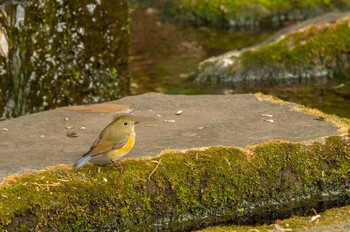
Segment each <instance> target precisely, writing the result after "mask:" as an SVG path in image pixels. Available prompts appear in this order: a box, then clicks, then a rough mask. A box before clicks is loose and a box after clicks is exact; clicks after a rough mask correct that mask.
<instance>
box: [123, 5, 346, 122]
mask: <svg viewBox="0 0 350 232" xmlns="http://www.w3.org/2000/svg"><path fill="white" fill-rule="evenodd" d="M131 18H132V20H131V48H130V58H131V59H130V60H131V62H130V69H131V72H132V77H133V80H132V85H131V93H132V94H133V95H136V94H142V93H146V92H162V93H166V94H236V93H255V92H262V93H264V94H270V95H274V96H277V97H279V98H281V99H283V100H286V101H291V102H295V103H299V104H302V105H305V106H308V107H311V108H317V109H319V110H321V111H323V112H326V113H329V114H335V115H338V116H341V117H347V118H349V117H350V81H349V79H350V78H349V77H339V78H335V79H331V80H321V81H320V80H316V81H315V80H312V79H310V80H303V81H302V82H300V83H293V84H290V83H279V84H277V85H272V86H271V85H266V86H253V87H252V86H249V87H247V86H239V87H235V88H230V87H227V86H222V87H211V86H198V85H196V84H193V83H190V82H188V81H186V79H187V77H188V76H190V75H191V73H192V72H194V71H195V70H196V68H197V65H198V63H199V62H201V61H203V60H205V59H207V58H209V57H212V56H217V55H220V54H222V53H225V52H227V51H229V50H234V49H241V48H244V47H248V46H252V45H255V44H258V43H260V42H262V41H263V40H265V39H267V38H268V37H269V36H271V35H272V34H273V33H274V32H276V31H277V30H278V29H277V28H275V29H271V30H270V31H266V30H264V31H263V30H241V31H230V30H219V29H212V28H210V29H209V28H203V27H200V28H188V27H187V28H186V27H181V26H177V25H174V24H170V23H165V22H162V21H160V20H159V13H158V11H157V10H156V9H154V8H147V9H140V8H134V9H133V10H132V13H131Z"/></svg>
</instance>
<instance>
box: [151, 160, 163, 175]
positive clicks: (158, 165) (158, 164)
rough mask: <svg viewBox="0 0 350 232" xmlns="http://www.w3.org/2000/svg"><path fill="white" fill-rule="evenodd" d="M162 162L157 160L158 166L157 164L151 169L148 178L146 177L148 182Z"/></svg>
mask: <svg viewBox="0 0 350 232" xmlns="http://www.w3.org/2000/svg"><path fill="white" fill-rule="evenodd" d="M161 162H162V161H161V160H159V161H158V164H157V166H156V167H155V168H154V169H153V171H152V172H151V173H150V174H149V176H148V180H150V179H151V176H152V175H153V173H154V172H155V171H156V170H157V168H158V167H159V165H160V163H161Z"/></svg>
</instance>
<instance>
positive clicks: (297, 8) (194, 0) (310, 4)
mask: <svg viewBox="0 0 350 232" xmlns="http://www.w3.org/2000/svg"><path fill="white" fill-rule="evenodd" d="M132 2H142V4H144V3H143V2H144V1H137V0H132ZM146 2H147V1H146ZM148 2H151V3H148V5H150V4H151V5H153V6H156V7H159V6H160V7H163V9H164V11H165V12H166V13H167V14H170V15H171V16H172V17H173V18H175V19H176V20H178V21H180V22H184V23H190V24H193V25H206V26H208V25H211V26H248V27H252V26H258V25H259V26H261V25H263V26H267V25H271V24H272V25H276V24H277V25H279V24H281V23H283V22H284V21H290V20H294V19H295V20H300V19H301V18H302V19H306V18H309V17H314V16H316V15H317V14H322V13H325V12H329V11H334V9H340V10H344V9H349V7H350V4H349V3H348V2H346V1H342V0H336V1H328V0H326V1H325V0H308V1H293V0H287V1H283V0H248V1H244V0H236V1H232V0H220V1H208V0H177V1H174V0H165V1H148Z"/></svg>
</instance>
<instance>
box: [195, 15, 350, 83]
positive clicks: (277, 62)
mask: <svg viewBox="0 0 350 232" xmlns="http://www.w3.org/2000/svg"><path fill="white" fill-rule="evenodd" d="M349 23H350V18H349V17H344V18H342V19H339V20H337V22H335V23H332V24H319V25H310V26H307V27H304V28H302V29H300V30H298V31H294V32H291V33H289V34H286V35H284V36H283V37H280V39H279V40H277V41H275V42H272V43H269V44H266V45H262V46H260V47H256V48H253V49H247V50H243V51H242V52H231V53H228V54H226V55H223V56H221V57H218V58H212V59H208V60H206V61H204V62H203V63H201V64H200V66H199V68H198V70H197V72H196V74H194V75H193V76H192V77H191V78H190V80H192V81H194V82H199V83H207V84H212V83H214V84H216V85H228V86H233V87H234V86H235V85H238V86H244V87H246V88H249V87H250V86H252V87H253V86H273V85H277V84H281V83H286V84H289V85H290V84H300V83H302V80H311V81H314V80H316V79H320V78H326V77H327V78H329V77H337V78H340V79H341V78H347V74H348V73H349V71H350V70H349V68H350V66H349V65H348V64H349V59H350V58H349V55H348V51H349V49H350V38H349V36H348V35H349V33H350V27H349ZM320 80H322V81H326V80H324V79H320Z"/></svg>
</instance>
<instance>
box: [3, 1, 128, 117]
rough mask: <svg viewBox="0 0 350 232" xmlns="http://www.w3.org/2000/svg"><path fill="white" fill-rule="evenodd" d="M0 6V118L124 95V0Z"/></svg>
mask: <svg viewBox="0 0 350 232" xmlns="http://www.w3.org/2000/svg"><path fill="white" fill-rule="evenodd" d="M1 9H2V11H1V13H0V23H1V36H2V37H1V38H2V46H5V44H8V50H9V52H8V55H5V56H4V57H3V56H0V69H1V70H2V71H1V73H0V115H2V116H3V117H5V118H6V117H17V116H20V115H23V114H26V113H33V112H38V111H42V110H48V109H51V108H55V107H58V106H66V105H74V104H83V103H84V104H86V103H94V102H102V101H108V100H115V99H117V98H120V97H122V96H125V95H127V94H128V93H129V85H130V73H129V70H128V48H129V24H128V23H129V22H128V15H129V12H128V6H127V2H126V0H113V1H107V2H105V1H103V2H101V1H98V2H97V3H91V2H90V1H86V0H83V1H66V0H62V1H38V0H29V1H6V2H4V3H1ZM5 41H6V42H5Z"/></svg>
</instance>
